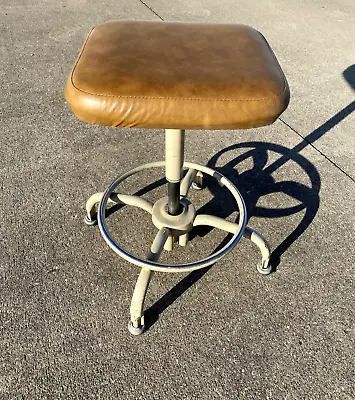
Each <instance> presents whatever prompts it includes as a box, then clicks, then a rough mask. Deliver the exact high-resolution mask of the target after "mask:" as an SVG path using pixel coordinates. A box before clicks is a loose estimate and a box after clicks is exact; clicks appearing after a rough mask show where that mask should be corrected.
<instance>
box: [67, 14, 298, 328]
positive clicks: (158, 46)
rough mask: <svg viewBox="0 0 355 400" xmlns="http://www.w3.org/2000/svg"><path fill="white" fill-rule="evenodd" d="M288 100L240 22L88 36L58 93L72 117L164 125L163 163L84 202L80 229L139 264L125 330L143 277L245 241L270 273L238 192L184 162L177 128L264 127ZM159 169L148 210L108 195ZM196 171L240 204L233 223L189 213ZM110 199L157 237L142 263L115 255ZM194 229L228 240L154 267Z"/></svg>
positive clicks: (137, 307)
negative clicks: (140, 216)
mask: <svg viewBox="0 0 355 400" xmlns="http://www.w3.org/2000/svg"><path fill="white" fill-rule="evenodd" d="M289 96H290V94H289V88H288V84H287V81H286V78H285V76H284V74H283V72H282V70H281V68H280V65H279V63H278V62H277V59H276V57H275V55H274V53H273V52H272V50H271V48H270V46H269V45H268V43H267V42H266V40H265V38H264V37H263V36H262V35H261V34H260V33H259V32H258V31H256V30H254V29H252V28H250V27H247V26H244V25H216V24H185V23H165V22H142V21H115V22H108V23H104V24H102V25H98V26H96V27H95V28H94V29H93V30H92V31H91V32H90V34H89V36H88V38H87V39H86V41H85V43H84V46H83V48H82V49H81V52H80V55H79V57H78V59H77V61H76V64H75V65H74V67H73V70H72V72H71V74H70V76H69V79H68V81H67V84H66V88H65V97H66V100H67V101H68V103H69V104H70V106H71V108H72V110H73V112H74V113H75V115H76V116H77V117H78V118H79V119H81V120H83V121H86V122H90V123H94V124H99V125H111V126H115V127H116V126H119V127H126V128H132V127H140V128H164V129H165V161H158V162H152V163H149V164H145V165H141V166H138V167H137V168H135V169H133V170H131V171H129V172H126V173H125V174H123V175H121V176H119V177H118V178H117V179H115V180H114V181H113V182H112V184H111V185H110V186H109V187H108V188H107V189H106V191H105V192H104V193H97V194H94V195H93V196H91V197H90V198H89V200H88V202H87V204H86V211H87V215H86V217H85V223H86V224H87V225H94V224H95V223H96V222H98V225H99V228H100V231H101V234H102V236H103V237H104V239H105V241H106V242H107V244H108V245H109V246H110V247H111V248H112V249H113V250H114V251H115V252H116V253H117V254H118V255H120V256H121V257H123V258H124V259H125V260H127V261H129V262H131V263H133V264H135V265H137V266H139V267H141V272H140V275H139V277H138V280H137V283H136V286H135V289H134V293H133V298H132V303H131V310H130V312H131V321H130V323H129V325H128V327H129V331H130V332H131V333H132V334H134V335H138V334H140V333H142V332H143V331H144V328H145V326H144V316H143V303H144V299H145V295H146V292H147V288H148V284H149V281H150V278H151V276H152V271H161V272H187V271H193V270H196V269H199V268H204V267H207V266H209V265H211V264H213V263H215V262H216V261H218V260H219V259H221V258H222V257H223V256H225V255H226V254H227V253H228V252H229V251H230V250H232V248H233V247H234V246H235V245H236V244H237V242H238V241H239V240H240V238H241V237H242V236H244V237H246V238H248V239H250V240H251V241H252V242H254V243H255V244H256V245H257V246H258V247H259V248H260V250H261V254H262V259H261V262H260V264H258V266H257V269H258V271H259V272H260V273H262V274H269V273H270V272H271V265H269V259H270V250H269V246H268V244H267V242H266V241H265V239H264V238H263V237H262V236H261V235H260V234H259V233H257V232H256V231H254V230H253V229H251V228H248V227H246V222H247V215H246V209H245V204H244V200H243V198H242V197H241V195H240V193H239V191H238V190H237V188H236V187H235V186H234V185H233V184H232V183H231V182H230V181H229V180H228V179H226V178H225V177H224V176H223V175H221V174H220V173H218V172H216V171H214V170H212V169H210V168H207V167H205V166H201V165H197V164H193V163H190V162H184V133H185V131H184V130H185V129H244V128H255V127H259V126H264V125H268V124H271V123H273V122H274V121H275V120H276V119H277V117H278V116H279V115H280V114H281V113H282V112H283V111H284V110H285V109H286V107H287V105H288V102H289ZM164 166H165V174H166V179H167V181H168V196H167V197H164V198H162V199H160V200H159V201H157V202H156V203H155V204H152V203H151V202H149V201H147V200H145V199H143V198H141V197H138V196H131V195H125V194H121V193H119V192H117V191H116V190H117V187H118V185H119V184H120V183H121V182H122V181H123V180H125V179H126V178H128V177H129V176H131V175H133V174H135V173H137V172H139V171H142V170H144V169H146V168H155V167H164ZM184 168H185V169H187V173H186V174H185V175H183V169H184ZM204 174H205V175H210V176H212V177H213V178H215V179H217V181H218V182H219V184H220V185H221V186H225V187H226V188H227V189H229V191H230V192H231V193H232V195H233V196H234V198H235V200H236V202H237V204H238V208H239V218H238V222H236V223H233V222H229V221H226V220H224V219H221V218H218V217H215V216H211V215H196V210H195V207H194V206H193V204H192V203H191V202H190V201H189V200H188V198H187V195H188V192H189V189H190V187H191V186H195V187H196V188H201V187H202V180H203V175H204ZM116 203H124V204H126V205H130V206H135V207H139V208H142V209H143V210H145V211H147V212H148V213H150V214H151V215H152V222H153V224H154V225H155V226H156V228H157V229H158V233H157V235H156V237H155V239H154V241H153V244H152V246H151V249H150V252H149V254H148V256H147V260H143V259H140V258H137V257H135V256H134V255H132V254H130V253H128V252H126V251H125V250H123V249H121V248H120V247H119V246H118V244H117V243H116V242H115V241H114V240H113V239H112V237H111V236H110V233H109V231H108V229H107V226H106V223H105V209H106V207H107V205H110V204H116ZM97 206H98V208H97ZM199 225H209V226H212V227H215V228H220V229H223V230H224V231H227V232H230V233H232V234H233V237H232V238H231V240H230V241H229V242H228V243H227V244H226V245H225V246H224V247H223V248H222V249H220V250H219V251H217V252H216V253H214V254H212V255H211V256H209V257H207V258H204V259H203V260H200V261H196V262H193V263H189V264H182V265H169V264H168V265H165V264H160V263H158V258H159V255H160V254H161V252H162V250H163V249H165V250H167V251H169V250H171V249H172V247H173V244H174V242H175V241H178V242H179V244H180V245H181V246H185V245H186V244H187V242H188V235H189V232H190V231H191V229H192V228H193V227H194V226H199Z"/></svg>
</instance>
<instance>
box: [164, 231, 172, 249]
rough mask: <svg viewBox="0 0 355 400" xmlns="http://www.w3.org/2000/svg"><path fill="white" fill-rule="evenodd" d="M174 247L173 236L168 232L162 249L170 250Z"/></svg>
mask: <svg viewBox="0 0 355 400" xmlns="http://www.w3.org/2000/svg"><path fill="white" fill-rule="evenodd" d="M173 247H174V237H173V235H172V234H171V233H169V236H168V238H167V239H166V242H165V245H164V250H166V251H171V250H172V249H173Z"/></svg>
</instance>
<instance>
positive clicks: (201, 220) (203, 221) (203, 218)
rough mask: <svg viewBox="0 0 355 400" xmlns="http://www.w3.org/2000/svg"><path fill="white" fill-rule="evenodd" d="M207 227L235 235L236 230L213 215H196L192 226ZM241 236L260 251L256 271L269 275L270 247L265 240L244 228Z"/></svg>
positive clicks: (235, 227)
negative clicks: (259, 259)
mask: <svg viewBox="0 0 355 400" xmlns="http://www.w3.org/2000/svg"><path fill="white" fill-rule="evenodd" d="M200 225H208V226H213V227H214V228H218V229H222V230H223V231H226V232H230V233H235V232H236V230H237V227H238V226H237V224H236V223H234V222H230V221H227V220H225V219H222V218H219V217H215V216H214V215H206V214H200V215H197V216H196V218H195V221H194V226H200ZM243 236H244V237H245V238H247V239H249V240H251V241H252V242H253V243H254V244H256V245H257V246H258V247H259V249H260V251H261V257H262V258H261V263H259V264H257V270H258V272H260V273H261V274H263V275H268V274H270V272H271V270H272V267H271V265H270V264H269V261H270V246H269V244H268V242H267V241H266V239H264V237H263V236H262V235H261V234H260V233H258V232H257V231H255V230H254V229H251V228H248V227H245V229H244V232H243Z"/></svg>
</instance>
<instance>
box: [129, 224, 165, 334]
mask: <svg viewBox="0 0 355 400" xmlns="http://www.w3.org/2000/svg"><path fill="white" fill-rule="evenodd" d="M169 234H170V230H169V229H166V228H163V229H161V230H160V231H159V232H158V234H157V235H156V237H155V239H154V241H153V244H152V246H151V248H150V252H149V254H148V256H147V259H148V260H150V261H158V259H159V256H160V254H161V252H162V251H163V248H164V245H165V242H166V240H167V239H168V237H169ZM152 276H153V271H152V270H150V269H148V268H142V269H141V272H140V274H139V276H138V279H137V282H136V286H135V288H134V292H133V296H132V301H131V309H130V313H131V321H130V322H129V323H128V330H129V332H130V333H131V334H132V335H140V334H141V333H143V332H144V329H145V325H144V313H143V307H144V300H145V296H146V294H147V290H148V285H149V282H150V280H151V278H152Z"/></svg>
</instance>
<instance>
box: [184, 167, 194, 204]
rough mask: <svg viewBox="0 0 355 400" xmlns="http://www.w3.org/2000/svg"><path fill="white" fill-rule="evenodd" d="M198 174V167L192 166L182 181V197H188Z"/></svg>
mask: <svg viewBox="0 0 355 400" xmlns="http://www.w3.org/2000/svg"><path fill="white" fill-rule="evenodd" d="M196 174H197V170H196V169H192V168H190V169H189V170H188V171H187V173H186V175H185V177H184V179H183V180H182V181H181V186H180V196H181V197H187V195H188V193H189V190H190V187H191V185H192V183H193V181H194V178H195V176H196Z"/></svg>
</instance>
